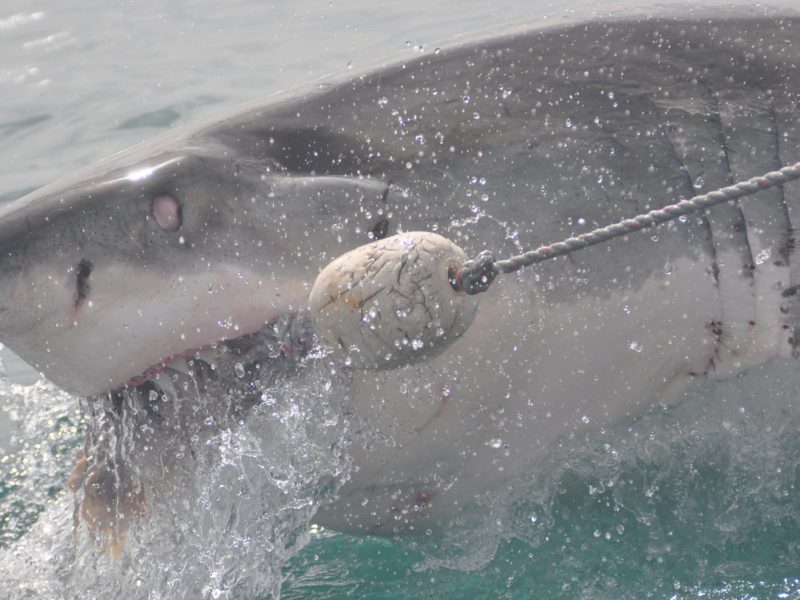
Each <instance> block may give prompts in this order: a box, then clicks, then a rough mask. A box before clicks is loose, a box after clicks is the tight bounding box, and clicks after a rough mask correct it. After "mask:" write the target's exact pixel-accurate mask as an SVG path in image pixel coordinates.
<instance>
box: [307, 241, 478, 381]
mask: <svg viewBox="0 0 800 600" xmlns="http://www.w3.org/2000/svg"><path fill="white" fill-rule="evenodd" d="M466 260H467V255H466V254H465V253H464V251H463V250H462V249H461V248H459V247H458V246H456V245H455V244H453V243H452V242H451V241H450V240H448V239H446V238H444V237H442V236H440V235H437V234H435V233H430V232H424V231H422V232H411V233H403V234H399V235H395V236H392V237H389V238H386V239H384V240H380V241H376V242H372V243H371V244H367V245H365V246H361V247H359V248H356V249H354V250H351V251H350V252H347V253H346V254H343V255H342V256H340V257H338V258H337V259H336V260H334V261H333V262H332V263H330V264H329V265H328V266H327V267H326V268H325V269H323V271H322V272H321V273H320V274H319V276H318V277H317V279H316V281H315V282H314V286H313V288H312V289H311V293H310V295H309V308H310V311H311V315H312V318H313V319H314V324H315V327H316V330H317V334H318V335H319V336H320V338H321V339H322V341H323V342H324V343H326V344H327V345H328V346H330V347H331V348H332V349H333V350H334V352H336V353H338V354H340V355H343V356H344V358H345V362H346V364H348V365H351V366H352V367H354V368H359V369H392V368H397V367H402V366H404V365H408V364H413V363H416V362H419V361H422V360H425V359H427V358H430V357H431V356H433V355H436V354H438V353H440V352H442V351H443V350H444V349H446V348H447V347H448V346H449V345H450V344H451V343H452V342H453V341H455V340H456V339H457V338H458V337H459V336H461V334H462V333H464V332H465V331H466V330H467V328H468V327H469V326H470V324H471V323H472V320H473V318H474V317H475V311H476V310H477V308H478V301H477V298H476V297H475V296H469V295H467V294H465V293H464V292H463V291H460V290H458V289H457V286H455V287H454V285H452V283H451V281H452V279H453V277H454V274H455V273H456V272H457V271H458V269H459V268H460V267H461V265H462V264H463V263H464V262H465V261H466Z"/></svg>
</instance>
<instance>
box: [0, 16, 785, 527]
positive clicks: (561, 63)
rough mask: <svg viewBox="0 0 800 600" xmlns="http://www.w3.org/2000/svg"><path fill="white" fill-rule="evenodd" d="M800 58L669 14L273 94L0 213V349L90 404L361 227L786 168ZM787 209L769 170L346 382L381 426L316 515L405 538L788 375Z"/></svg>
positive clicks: (776, 43) (531, 213)
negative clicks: (592, 449) (574, 455)
mask: <svg viewBox="0 0 800 600" xmlns="http://www.w3.org/2000/svg"><path fill="white" fill-rule="evenodd" d="M728 13H729V14H728ZM798 65H800V16H798V15H797V13H791V12H790V11H789V10H788V9H787V10H780V11H775V12H774V13H769V12H767V11H764V10H762V9H747V10H746V9H736V10H732V11H727V13H726V16H724V17H722V16H719V15H716V16H715V15H711V13H710V12H705V13H703V14H700V13H696V14H692V13H691V12H688V11H687V12H685V14H683V15H681V16H679V17H676V16H674V15H671V14H670V15H662V16H660V17H659V16H655V17H648V18H641V19H632V18H626V17H625V16H624V15H621V16H617V17H613V18H606V19H599V20H597V19H595V20H592V21H585V22H584V21H582V20H580V19H575V20H574V21H573V22H571V23H561V24H559V25H556V26H549V27H546V28H534V27H528V28H522V29H515V30H513V31H510V32H506V33H504V34H502V35H499V36H496V37H491V38H489V39H479V40H471V41H468V42H464V43H461V44H459V45H456V46H453V47H449V48H444V49H441V50H439V49H437V50H436V51H435V52H431V53H428V54H425V55H421V56H419V57H418V58H414V59H413V60H409V61H406V62H403V63H399V64H394V65H391V66H386V67H382V68H379V69H377V70H373V71H369V72H365V73H363V74H361V75H358V76H356V77H348V78H347V79H333V80H328V81H324V82H322V83H320V84H317V85H315V86H313V87H311V88H309V89H306V90H302V91H300V92H296V93H292V94H285V95H282V96H279V97H277V98H276V99H275V100H274V101H273V102H272V103H270V104H267V105H264V106H259V107H256V108H252V109H248V110H245V111H241V112H239V113H237V114H236V115H234V116H232V117H229V118H226V119H223V120H218V121H215V122H213V123H209V124H204V125H201V126H199V127H195V128H192V129H186V130H182V131H180V132H177V133H174V134H170V135H168V136H165V137H162V138H159V139H157V140H155V141H153V142H152V143H149V144H146V145H143V146H140V147H137V148H134V149H132V150H130V151H128V152H124V153H121V154H118V155H116V156H114V157H112V158H111V159H109V160H107V161H105V162H104V163H101V164H100V165H98V166H96V167H94V168H92V169H91V170H89V171H87V172H85V173H82V174H79V175H76V176H75V177H73V178H71V179H69V180H67V181H64V182H59V183H56V184H54V185H51V186H49V187H47V188H44V189H43V190H41V191H39V192H36V193H34V194H32V195H31V196H29V197H27V198H25V199H22V200H20V201H18V202H16V203H14V204H12V205H9V206H8V207H5V208H4V209H3V210H2V211H0V251H2V256H3V262H2V266H0V341H2V342H4V343H6V344H7V345H8V346H9V347H10V348H12V349H13V350H14V351H15V352H17V353H18V354H19V355H20V356H22V357H23V358H25V359H26V360H27V361H29V362H30V363H31V364H33V365H35V366H36V367H37V368H38V369H40V370H41V371H43V372H44V373H45V374H46V375H47V376H48V377H50V378H51V379H52V380H53V381H54V382H55V383H57V384H59V385H61V386H63V387H64V388H65V389H67V390H69V391H71V392H74V393H76V394H81V395H99V394H103V393H105V392H107V391H109V390H111V389H114V388H119V387H120V386H123V385H125V384H126V383H127V382H130V381H140V378H141V376H142V374H143V373H152V372H153V371H148V369H149V368H150V367H152V366H153V365H157V364H159V363H161V362H164V361H169V360H172V357H176V356H182V355H185V354H186V353H187V352H190V353H191V352H192V351H193V350H194V349H197V348H201V347H205V346H208V345H210V344H212V343H214V342H216V341H218V340H230V339H233V338H236V337H237V336H240V335H243V334H246V333H252V332H255V331H257V330H259V329H260V328H262V327H263V326H264V324H265V323H268V322H271V321H273V320H274V319H275V318H276V317H279V316H280V315H284V314H287V313H292V312H295V311H297V310H299V309H301V308H302V307H303V306H304V304H305V299H306V294H307V293H308V290H309V287H310V285H311V283H312V282H313V280H314V278H315V276H316V274H317V273H318V272H319V270H320V269H321V268H322V267H324V266H325V265H326V264H327V263H328V262H329V261H330V260H332V259H333V258H335V257H336V256H338V255H340V254H342V253H343V252H345V251H347V250H349V249H351V248H353V247H355V246H358V245H361V244H363V243H366V242H367V241H369V240H370V239H372V238H374V237H375V236H378V237H381V236H383V235H386V234H389V233H394V232H397V231H413V230H430V231H436V232H438V233H440V234H442V235H444V236H446V237H448V238H450V239H452V240H453V241H455V242H456V243H458V244H459V245H461V246H462V247H463V248H464V249H465V250H466V251H467V253H468V254H470V255H475V254H477V252H479V251H480V250H483V249H490V250H492V251H493V252H494V253H495V254H496V255H497V256H505V255H511V254H516V253H518V252H519V251H520V250H521V249H528V248H531V247H534V246H537V245H539V244H540V243H544V242H549V241H556V240H559V239H561V238H563V237H566V236H568V235H572V234H576V233H581V232H584V231H587V230H589V229H591V228H593V227H596V226H598V225H605V224H608V223H610V222H613V221H616V220H618V219H620V218H623V217H627V216H632V215H635V214H638V213H640V212H643V211H646V210H648V209H652V208H655V207H658V206H661V205H663V204H666V203H669V202H671V201H673V200H675V199H676V198H678V197H681V196H684V197H689V196H692V195H695V194H696V193H700V192H703V191H707V190H709V189H712V188H715V187H719V186H722V185H725V184H729V183H731V182H733V181H734V180H740V179H743V178H747V177H751V176H754V175H757V174H760V173H762V172H766V171H769V170H773V169H776V168H778V167H780V166H782V165H783V164H786V163H791V162H796V161H798V160H800V126H799V124H798V114H799V113H798V108H797V106H798V104H797V103H798V100H799V99H800V98H798V94H800V71H799V70H798ZM165 196H166V197H168V198H174V199H175V200H177V202H178V203H179V205H180V210H179V211H177V213H174V214H172V213H170V214H168V215H167V218H165V217H164V215H163V214H157V213H156V212H154V207H155V206H157V205H158V202H155V203H154V199H156V198H163V197H165ZM166 210H169V205H168V206H167V209H166ZM798 214H800V189H799V188H798V187H796V186H785V187H784V188H783V189H775V190H771V191H768V192H763V193H761V194H759V195H758V197H757V198H754V199H751V200H747V201H742V202H739V203H735V202H734V203H730V204H727V205H724V206H721V207H719V208H716V209H714V210H713V211H711V212H710V213H709V214H708V215H706V216H705V217H703V216H698V217H693V218H688V219H686V220H685V221H682V222H676V223H673V224H670V225H666V226H663V227H661V228H659V229H657V230H654V231H652V232H649V233H644V234H640V235H632V236H629V237H628V238H625V239H622V240H617V241H614V242H612V243H609V244H607V245H603V246H600V247H597V248H594V249H592V250H588V251H583V252H579V253H576V254H574V255H572V256H570V257H569V258H566V259H558V260H554V261H551V262H549V263H547V264H542V265H541V266H539V267H536V268H535V269H530V270H527V271H524V272H521V273H518V274H515V275H513V276H506V277H504V278H503V279H502V280H501V281H500V282H498V283H497V284H496V285H494V286H493V288H492V289H491V290H490V291H489V292H488V293H487V294H486V295H485V297H483V298H482V299H481V308H480V309H479V311H478V315H477V317H476V319H475V322H474V323H473V325H472V326H471V328H470V329H469V330H468V331H467V333H466V334H465V335H464V336H463V337H462V338H461V339H460V340H458V341H457V342H456V343H455V344H453V346H452V347H451V348H450V349H449V350H448V351H447V352H445V353H444V354H442V355H440V356H439V357H437V358H435V359H433V360H431V361H430V362H428V363H427V364H425V365H423V366H417V367H409V368H406V369H400V370H396V371H390V372H383V373H375V372H371V371H363V372H354V374H353V392H354V402H355V412H356V415H358V417H359V418H361V419H362V420H363V421H364V422H365V423H366V424H367V426H368V427H369V429H370V430H371V431H377V432H381V433H382V434H384V435H385V436H386V438H387V439H390V440H391V443H390V444H383V445H382V444H377V445H371V446H370V447H369V448H363V447H361V446H359V445H358V444H355V445H354V446H353V448H352V454H353V460H354V465H355V469H354V472H353V475H352V477H351V479H350V481H349V482H348V483H347V484H346V486H345V487H344V488H343V489H342V492H341V495H340V498H339V500H338V502H336V503H334V504H332V505H330V506H327V507H324V508H323V509H322V510H321V511H320V513H319V514H318V518H319V520H320V521H321V522H323V523H326V524H329V525H332V526H334V527H337V528H339V529H348V530H361V531H371V532H386V533H391V532H398V531H408V530H414V529H417V528H419V527H420V526H421V525H422V523H431V522H435V521H436V520H437V519H441V518H448V517H449V516H450V515H452V513H453V512H454V511H455V509H456V508H457V507H458V506H462V505H464V504H467V503H469V502H470V501H471V500H472V499H474V498H475V494H478V493H480V492H481V491H483V490H486V489H489V488H491V487H492V486H497V485H499V482H502V481H507V480H508V479H509V478H513V477H514V476H515V474H516V473H519V472H520V470H521V469H524V468H525V465H526V464H530V461H531V460H535V458H536V456H537V455H538V454H539V453H540V452H541V451H543V450H545V449H546V448H548V447H549V446H550V445H552V444H553V443H554V442H556V441H557V440H559V439H563V438H565V437H568V436H570V435H573V434H576V433H578V432H580V431H581V430H585V429H587V428H597V427H603V426H604V425H606V424H608V423H611V422H615V421H618V420H619V419H621V418H624V417H626V416H629V415H635V414H637V413H640V412H641V411H642V410H644V409H645V408H646V407H648V406H651V405H653V404H655V403H670V402H673V401H675V400H677V399H679V398H680V396H681V392H682V391H683V390H684V389H685V388H686V386H687V385H688V384H689V383H690V382H691V381H692V380H694V379H697V378H704V377H727V376H730V375H733V374H736V373H738V372H739V371H740V370H742V369H743V368H746V367H747V366H750V365H754V364H760V363H763V362H765V361H767V360H771V359H779V358H785V359H787V360H789V361H792V362H791V364H792V368H794V364H795V363H794V359H793V358H792V356H793V354H794V351H795V347H796V346H797V345H798V342H796V341H795V340H798V339H800V338H798V333H797V332H796V328H797V309H796V303H795V301H794V299H795V291H796V290H797V289H798V288H797V286H798V285H799V284H800V268H798V264H800V263H799V262H798V258H797V256H796V254H795V239H794V229H795V227H796V224H797V222H798V220H800V217H798ZM176 220H177V221H176ZM176 222H177V223H178V224H179V226H178V227H173V225H174V224H175V223H176ZM145 491H146V489H145Z"/></svg>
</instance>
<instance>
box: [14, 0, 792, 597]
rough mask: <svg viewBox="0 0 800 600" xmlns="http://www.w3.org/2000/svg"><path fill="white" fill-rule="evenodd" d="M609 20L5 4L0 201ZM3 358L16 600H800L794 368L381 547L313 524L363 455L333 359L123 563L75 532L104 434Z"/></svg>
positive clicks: (514, 11)
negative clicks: (333, 90) (462, 40)
mask: <svg viewBox="0 0 800 600" xmlns="http://www.w3.org/2000/svg"><path fill="white" fill-rule="evenodd" d="M597 4H602V2H584V1H583V0H569V1H567V2H521V1H518V2H510V1H505V2H501V1H493V2H488V1H482V2H477V1H473V0H445V1H439V2H422V1H420V0H411V1H407V2H403V3H398V2H364V3H361V2H354V1H353V0H348V1H347V2H338V1H332V2H328V1H319V0H314V1H298V2H274V3H270V2H243V1H236V2H215V1H214V2H212V1H210V0H191V1H183V2H177V1H174V2H170V1H164V0H160V1H158V2H156V1H155V0H144V1H130V2H126V1H122V2H115V3H104V2H88V1H87V0H80V1H78V0H76V1H73V2H68V3H67V2H53V1H52V0H41V1H40V0H3V2H2V4H0V159H2V160H0V201H10V200H13V199H14V198H17V197H19V196H21V195H23V194H24V193H25V192H27V191H30V190H32V189H35V188H36V187H38V186H40V185H42V184H44V183H46V182H48V181H50V180H53V179H55V178H56V177H58V176H60V175H63V174H65V173H69V172H71V171H73V170H75V169H76V168H78V167H80V166H84V165H86V164H88V163H90V162H92V161H94V160H97V159H99V158H102V157H103V156H106V155H108V154H110V153H112V152H114V151H116V150H120V149H122V148H124V147H126V146H129V145H131V144H134V143H136V142H139V141H142V140H144V139H147V138H149V137H152V136H153V135H155V134H157V133H158V132H160V131H162V130H164V129H167V128H170V127H174V126H177V125H180V124H183V123H186V122H189V121H191V120H194V119H197V118H200V117H203V116H209V115H213V114H214V112H215V111H223V110H225V109H227V108H230V107H233V106H236V105H238V104H240V103H242V102H248V101H252V100H257V99H259V98H262V97H264V96H266V95H268V94H269V93H271V92H274V91H277V90H281V89H285V88H288V87H291V86H292V85H295V84H300V83H303V82H306V81H308V80H311V79H314V78H316V77H320V76H323V75H325V74H327V73H330V72H334V71H347V70H348V69H356V68H358V67H360V66H362V65H364V64H366V63H371V62H374V60H375V58H376V57H381V56H384V57H386V58H387V59H389V60H392V59H396V58H399V57H403V56H413V55H414V53H416V52H419V50H420V49H421V48H427V47H430V46H431V45H435V44H438V43H441V42H442V41H443V40H448V39H453V37H454V36H458V35H461V34H466V33H470V32H476V31H480V30H484V29H487V28H495V27H500V26H502V25H503V24H505V23H508V22H520V21H531V20H537V19H540V18H542V17H543V16H545V15H549V16H550V18H551V19H552V20H553V22H556V21H557V20H558V18H559V17H562V16H564V15H567V14H569V13H570V12H573V11H581V10H586V9H587V7H588V6H592V7H594V6H595V5H597ZM617 4H618V2H617ZM0 357H2V358H3V362H4V366H3V367H0V370H2V372H3V373H4V375H3V377H2V378H1V379H0V584H1V585H2V589H3V590H4V591H3V595H4V596H5V597H10V598H47V597H55V598H76V597H79V598H113V597H121V598H123V597H143V598H180V597H200V596H206V597H217V598H224V597H229V596H232V597H246V598H247V597H259V596H261V597H265V598H266V597H269V596H270V595H272V596H273V597H277V596H278V595H280V597H282V598H292V599H312V598H313V599H319V598H324V599H334V598H382V599H405V598H448V599H450V598H452V599H461V598H463V599H484V598H485V599H494V598H513V599H522V598H587V599H594V598H598V599H604V598H607V599H621V598H676V599H683V598H687V599H688V598H725V599H733V598H737V599H739V598H740V599H744V598H748V599H749V598H758V599H762V598H763V599H766V598H800V501H798V486H800V467H798V458H800V439H798V437H799V436H798V435H797V433H798V426H800V418H798V414H797V413H798V411H796V410H794V408H793V407H794V405H795V402H796V399H797V398H798V396H799V394H800V374H795V372H794V370H793V369H791V368H788V367H787V366H786V365H785V364H772V365H768V366H766V367H760V368H755V369H752V370H750V371H748V372H746V373H743V374H742V375H740V376H739V377H737V378H736V379H733V380H730V381H725V382H717V383H712V382H705V383H701V384H698V385H697V386H696V387H694V388H693V389H691V390H690V391H689V392H688V393H687V396H686V398H685V399H684V402H682V403H681V404H679V405H678V406H675V407H672V408H663V407H658V408H655V409H652V410H650V411H649V412H646V413H645V414H642V415H639V416H638V417H637V418H634V419H631V420H629V421H626V422H621V423H618V424H616V425H615V426H614V427H612V428H609V429H606V430H598V431H593V432H591V433H587V434H585V436H584V437H582V438H581V439H572V440H569V443H568V444H562V445H557V446H556V447H554V448H552V449H551V451H550V452H549V453H548V454H547V455H545V456H543V457H542V458H541V460H540V461H539V462H537V463H536V464H534V465H531V467H530V469H529V472H527V473H526V475H525V477H522V478H520V479H519V480H517V481H515V482H514V485H513V486H508V487H506V488H503V489H496V490H492V491H491V492H489V493H487V495H486V496H485V497H484V498H482V499H481V503H480V504H481V510H479V511H477V512H476V513H475V514H474V515H471V516H470V520H469V521H464V520H460V521H457V522H454V523H453V524H452V525H451V526H450V527H449V528H447V529H446V530H444V531H437V532H430V533H421V534H420V535H418V536H414V537H404V538H397V539H386V538H374V537H366V536H349V535H342V534H338V533H335V532H332V531H326V530H323V529H320V528H318V527H315V526H313V525H312V524H311V520H312V517H313V512H314V510H315V508H316V506H318V505H319V503H322V502H325V501H326V499H327V498H329V497H330V496H331V495H335V492H336V489H337V487H338V485H340V484H341V482H342V481H343V480H344V479H345V478H346V477H347V471H348V469H349V468H350V465H349V462H348V455H347V445H348V444H349V443H352V441H353V440H354V439H357V438H358V436H355V431H356V430H357V429H358V424H357V423H353V422H351V420H350V418H349V416H348V411H347V401H348V399H347V397H346V393H345V392H344V390H345V388H346V386H339V385H337V378H336V377H337V375H336V373H331V372H330V368H329V366H327V364H326V363H325V362H324V360H323V361H321V362H318V363H315V364H314V365H312V366H311V367H310V368H309V369H308V370H307V372H306V377H305V378H304V379H301V380H295V381H292V382H287V384H286V385H283V386H281V387H280V388H276V389H273V390H267V391H269V392H270V393H271V394H272V395H271V396H269V397H270V398H271V400H270V402H265V403H264V404H263V405H262V406H260V407H259V410H257V411H256V412H255V413H254V415H253V416H252V418H251V419H249V420H248V422H247V423H246V424H245V425H244V426H239V427H233V426H231V427H228V428H226V427H225V426H217V427H215V428H213V431H211V430H210V431H209V434H208V436H209V437H208V439H207V441H210V442H211V443H208V444H206V445H204V447H205V448H206V449H207V450H206V454H205V455H203V456H201V457H200V458H199V463H200V464H202V465H203V467H202V469H201V473H202V474H203V477H202V478H196V479H195V480H194V481H193V485H195V487H194V488H192V490H191V493H190V494H188V493H187V498H188V499H190V500H191V502H190V503H189V504H188V505H187V506H186V507H185V512H181V510H180V504H179V501H178V499H177V498H176V499H175V501H174V502H173V503H172V504H169V503H165V506H172V507H173V508H174V509H175V510H173V511H172V512H169V511H166V512H164V514H158V515H156V516H155V517H154V518H156V519H161V520H162V522H163V525H164V528H163V531H169V532H170V533H169V534H165V535H164V536H161V537H158V538H154V539H148V538H147V535H152V531H151V533H150V534H147V533H143V534H141V536H142V537H141V538H140V539H134V540H132V546H133V547H134V548H135V551H134V552H132V553H131V555H130V556H127V557H125V558H124V559H123V560H121V561H114V560H110V559H108V557H107V556H105V555H102V554H98V553H97V552H96V551H95V548H94V546H92V545H91V543H90V542H91V540H85V539H80V538H74V537H73V533H72V498H71V495H70V494H69V493H68V492H67V491H66V480H67V478H68V476H69V473H70V471H71V469H72V466H73V464H74V456H75V453H76V451H77V449H78V448H79V447H80V445H81V440H82V435H83V432H84V430H85V429H86V428H87V427H89V426H91V425H92V424H91V423H87V421H86V417H85V416H82V414H81V413H80V411H79V406H78V399H76V398H74V397H70V396H69V395H67V394H64V393H62V392H60V391H58V390H57V389H55V388H54V387H52V386H51V385H49V384H47V383H46V382H42V381H38V378H37V376H36V374H35V373H32V372H31V371H30V370H27V369H26V368H25V367H24V365H22V364H21V363H20V362H19V361H17V360H15V359H14V358H13V356H11V355H9V354H8V353H6V352H2V353H0ZM309 423H312V424H314V426H313V427H311V426H309ZM218 425H219V424H218ZM223 425H224V424H223ZM362 442H363V440H362ZM331 449H333V450H331ZM298 457H300V459H298ZM265 467H267V468H268V469H269V472H267V473H266V474H265V473H264V469H265ZM203 469H204V470H203ZM198 510H202V511H206V512H205V513H203V517H197V518H193V519H192V520H191V522H192V523H193V525H192V529H190V530H187V529H186V528H185V524H186V522H187V519H186V518H185V515H186V514H189V513H190V512H196V511H198ZM248 511H249V512H248ZM182 526H183V529H182Z"/></svg>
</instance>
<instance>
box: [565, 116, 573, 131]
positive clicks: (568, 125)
mask: <svg viewBox="0 0 800 600" xmlns="http://www.w3.org/2000/svg"><path fill="white" fill-rule="evenodd" d="M564 125H565V126H566V128H567V129H572V119H569V118H568V119H567V120H566V122H565V123H564Z"/></svg>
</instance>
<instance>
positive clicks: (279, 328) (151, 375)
mask: <svg viewBox="0 0 800 600" xmlns="http://www.w3.org/2000/svg"><path fill="white" fill-rule="evenodd" d="M315 341H316V338H315V334H314V326H313V322H312V320H311V317H310V315H308V313H292V314H287V315H283V316H281V317H277V318H276V319H273V320H272V321H270V322H269V323H267V324H266V325H265V326H264V327H262V328H261V329H260V330H258V331H256V332H255V333H250V334H245V335H242V336H239V337H236V338H231V339H228V340H221V341H219V342H216V343H213V344H209V345H206V346H201V347H198V348H189V349H187V350H185V351H183V352H179V353H177V354H172V355H169V356H166V357H164V358H162V359H161V360H159V361H158V362H157V363H156V364H154V365H153V366H151V367H149V368H148V369H145V370H144V371H143V372H142V373H140V374H139V375H136V376H135V377H132V378H131V379H130V380H128V381H127V382H126V383H125V384H124V385H122V386H121V387H120V388H118V389H131V388H138V387H141V386H148V385H149V384H150V382H152V381H154V380H157V379H158V380H161V379H163V377H162V375H163V374H164V373H166V372H168V371H173V372H174V371H180V372H182V373H184V374H186V375H189V376H190V377H196V376H201V373H202V379H204V380H207V379H208V378H209V375H210V374H213V376H214V378H215V379H223V380H224V379H227V378H228V377H229V376H232V377H235V378H237V379H245V378H246V377H247V376H248V374H249V375H250V376H251V377H250V379H252V376H254V375H256V374H257V373H259V374H260V372H261V371H262V370H264V371H269V370H270V369H275V368H276V366H277V365H279V364H280V365H285V364H286V363H292V364H294V365H296V364H297V363H298V362H299V361H300V360H302V359H303V358H304V357H305V356H307V355H308V354H309V352H311V350H312V348H313V347H314V345H315Z"/></svg>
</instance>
